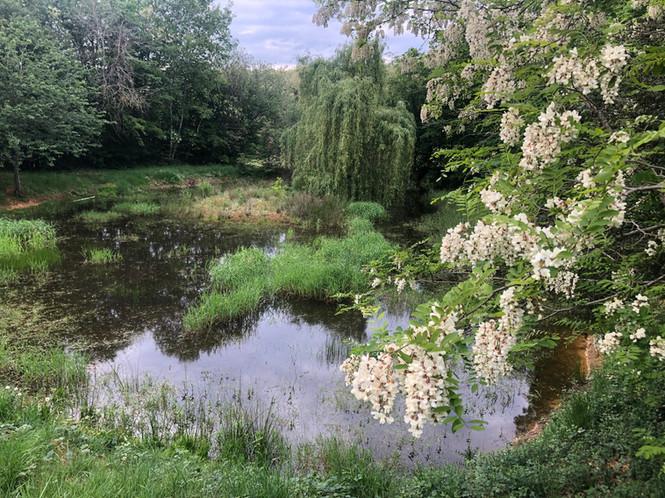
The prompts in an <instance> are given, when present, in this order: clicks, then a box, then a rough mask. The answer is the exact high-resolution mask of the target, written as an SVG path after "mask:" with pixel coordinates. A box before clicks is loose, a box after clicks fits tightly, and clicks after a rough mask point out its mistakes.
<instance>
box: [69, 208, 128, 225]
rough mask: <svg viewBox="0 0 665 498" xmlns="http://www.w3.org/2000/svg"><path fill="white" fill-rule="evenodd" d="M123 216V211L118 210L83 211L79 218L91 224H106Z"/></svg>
mask: <svg viewBox="0 0 665 498" xmlns="http://www.w3.org/2000/svg"><path fill="white" fill-rule="evenodd" d="M122 217H123V214H122V213H119V212H117V211H83V212H82V213H81V214H79V215H78V219H80V220H81V221H83V222H84V223H89V224H93V225H94V224H104V223H111V222H113V221H117V220H119V219H121V218H122Z"/></svg>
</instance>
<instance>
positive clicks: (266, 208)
mask: <svg viewBox="0 0 665 498" xmlns="http://www.w3.org/2000/svg"><path fill="white" fill-rule="evenodd" d="M271 185H272V184H271V182H269V181H266V180H256V181H252V182H249V181H247V180H238V181H235V182H233V183H232V184H230V185H227V186H226V188H224V189H223V190H222V191H219V192H215V191H214V189H212V188H211V187H208V186H206V184H205V183H201V184H199V186H198V189H197V190H195V191H194V192H189V191H186V192H183V195H182V196H181V197H180V198H177V199H174V200H172V201H171V202H169V203H166V205H165V206H163V210H164V212H165V213H166V214H170V215H176V216H190V217H193V218H198V219H203V220H206V221H218V220H231V221H241V222H242V221H256V220H266V221H270V222H272V223H288V222H290V221H291V220H290V219H289V217H288V215H287V213H286V212H285V210H284V203H285V202H286V201H285V199H286V197H285V195H284V193H283V192H277V191H275V190H274V189H273V188H272V186H271Z"/></svg>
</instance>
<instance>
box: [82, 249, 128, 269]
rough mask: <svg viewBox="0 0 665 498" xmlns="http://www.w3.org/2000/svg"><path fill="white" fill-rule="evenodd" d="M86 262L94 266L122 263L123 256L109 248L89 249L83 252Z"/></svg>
mask: <svg viewBox="0 0 665 498" xmlns="http://www.w3.org/2000/svg"><path fill="white" fill-rule="evenodd" d="M83 256H84V257H85V262H86V263H90V264H93V265H108V264H111V263H118V262H120V261H122V254H120V253H119V252H116V251H114V250H113V249H108V248H101V249H100V248H95V247H92V248H87V249H84V250H83Z"/></svg>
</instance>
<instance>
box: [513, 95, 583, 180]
mask: <svg viewBox="0 0 665 498" xmlns="http://www.w3.org/2000/svg"><path fill="white" fill-rule="evenodd" d="M580 119H581V118H580V115H579V114H578V113H577V111H565V112H563V113H560V114H559V113H557V112H556V106H555V105H554V103H551V104H550V105H549V106H548V107H547V109H546V110H545V112H543V113H542V114H541V115H540V116H538V121H536V122H535V123H531V124H530V125H529V126H527V128H526V130H525V132H524V142H523V144H522V160H521V161H520V166H521V167H522V168H524V169H525V170H527V171H537V170H540V169H542V168H543V167H545V166H547V165H548V164H550V163H552V162H554V161H555V160H556V159H557V158H558V157H559V154H561V145H562V144H565V143H567V142H570V141H571V140H572V139H574V138H575V136H576V134H577V130H576V127H575V125H576V124H577V123H579V122H580Z"/></svg>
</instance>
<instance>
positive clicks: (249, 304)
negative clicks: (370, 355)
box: [184, 218, 394, 330]
mask: <svg viewBox="0 0 665 498" xmlns="http://www.w3.org/2000/svg"><path fill="white" fill-rule="evenodd" d="M393 249H394V247H393V246H392V245H391V244H390V243H389V242H387V241H386V240H385V239H384V238H383V236H382V235H381V234H380V233H378V232H377V231H376V230H375V229H374V227H373V225H372V223H371V222H370V221H369V220H366V219H363V218H352V219H351V220H350V221H349V223H348V229H347V234H346V236H345V237H342V238H331V237H320V238H319V239H317V240H316V241H315V242H314V243H313V244H311V245H305V244H298V243H287V244H285V245H284V246H282V247H281V248H280V249H279V250H278V252H277V254H276V255H275V256H273V257H270V256H268V255H267V254H265V253H264V252H263V251H261V250H259V249H255V248H246V249H242V250H240V251H238V252H237V253H235V254H233V255H231V256H228V257H226V258H224V259H223V260H222V261H219V262H218V263H216V264H214V265H213V266H212V267H211V269H210V277H211V288H210V290H209V291H208V292H207V293H206V294H204V295H203V297H202V298H201V299H200V301H199V303H198V304H197V305H195V306H194V307H193V308H190V309H189V310H188V312H187V314H186V315H185V317H184V325H185V328H186V329H188V330H197V329H202V328H206V327H210V326H212V325H213V324H215V323H217V322H220V321H225V320H230V319H234V318H237V317H239V316H242V315H244V314H248V313H251V312H253V311H255V310H257V309H258V308H259V306H260V305H261V303H262V302H264V301H265V300H267V299H270V298H272V297H273V296H280V295H288V296H297V297H303V298H314V299H332V298H333V297H334V296H335V295H336V294H340V293H349V292H350V293H360V292H364V291H367V290H368V285H369V284H368V278H367V275H366V274H365V273H364V272H363V269H364V267H365V266H367V265H368V264H369V263H371V262H372V261H374V260H377V259H380V258H382V257H384V256H386V255H387V254H388V253H390V251H391V250H393Z"/></svg>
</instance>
